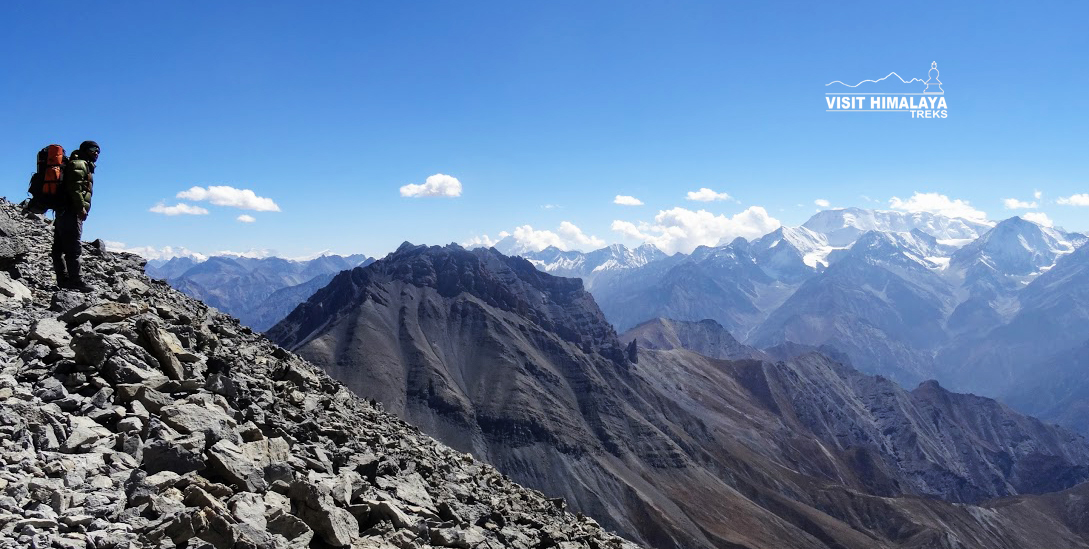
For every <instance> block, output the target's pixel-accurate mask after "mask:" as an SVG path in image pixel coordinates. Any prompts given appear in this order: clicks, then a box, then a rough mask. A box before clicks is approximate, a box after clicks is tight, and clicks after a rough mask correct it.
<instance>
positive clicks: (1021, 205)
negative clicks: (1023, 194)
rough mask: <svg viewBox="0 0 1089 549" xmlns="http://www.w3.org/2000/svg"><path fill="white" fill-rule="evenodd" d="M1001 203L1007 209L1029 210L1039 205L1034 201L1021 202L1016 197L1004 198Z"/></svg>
mask: <svg viewBox="0 0 1089 549" xmlns="http://www.w3.org/2000/svg"><path fill="white" fill-rule="evenodd" d="M1002 203H1003V204H1005V205H1006V209H1007V210H1031V209H1033V208H1039V207H1040V206H1039V205H1038V204H1037V203H1035V202H1022V201H1020V200H1018V199H1016V198H1005V199H1003V200H1002Z"/></svg>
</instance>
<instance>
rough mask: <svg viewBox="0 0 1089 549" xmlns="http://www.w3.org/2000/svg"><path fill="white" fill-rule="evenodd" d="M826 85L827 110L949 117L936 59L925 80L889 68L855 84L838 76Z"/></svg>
mask: <svg viewBox="0 0 1089 549" xmlns="http://www.w3.org/2000/svg"><path fill="white" fill-rule="evenodd" d="M893 76H895V77H896V79H895V80H893V79H892V77H893ZM824 86H825V87H826V88H828V90H829V91H828V92H827V93H825V94H824V101H825V103H826V104H827V107H828V109H827V112H901V113H911V117H912V118H932V119H935V118H948V117H949V110H948V109H949V107H948V105H947V103H946V100H945V90H944V89H942V81H941V80H940V79H939V78H938V62H937V61H934V62H933V63H931V64H930V72H928V73H927V79H926V80H921V79H919V78H912V79H911V80H904V79H903V77H901V76H900V75H899V74H896V73H895V72H890V73H889V74H887V75H885V77H884V78H878V79H877V80H863V81H861V82H859V83H858V84H855V85H853V86H852V85H851V84H847V83H844V82H841V81H839V80H835V81H832V82H829V83H827V84H825V85H824Z"/></svg>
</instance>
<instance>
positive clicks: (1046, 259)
mask: <svg viewBox="0 0 1089 549" xmlns="http://www.w3.org/2000/svg"><path fill="white" fill-rule="evenodd" d="M1078 236H1081V235H1075V238H1074V240H1073V241H1072V240H1071V239H1070V238H1069V237H1068V236H1067V235H1065V234H1064V233H1062V232H1060V231H1058V230H1056V229H1052V228H1050V227H1043V226H1041V225H1038V224H1036V223H1033V222H1032V221H1028V220H1025V219H1021V218H1020V217H1011V218H1009V219H1006V220H1004V221H1002V222H1001V223H998V224H997V225H995V227H994V228H993V229H991V230H990V231H988V232H987V233H986V234H984V235H983V236H981V237H980V238H978V239H976V240H975V241H973V242H972V243H970V244H968V245H967V246H964V247H963V248H961V249H959V250H957V251H956V252H955V253H953V254H952V256H951V259H952V261H951V263H950V267H952V268H954V269H960V270H964V271H970V270H972V269H979V270H981V271H984V272H994V273H998V274H1002V275H1019V276H1031V275H1033V274H1040V273H1041V272H1043V271H1045V270H1047V269H1050V268H1051V266H1053V265H1055V261H1056V260H1058V258H1059V256H1062V255H1065V254H1069V253H1072V252H1073V251H1074V249H1075V247H1076V246H1075V244H1074V242H1075V241H1077V240H1080V239H1078V238H1077V237H1078ZM972 274H975V275H976V276H980V275H981V274H982V273H972Z"/></svg>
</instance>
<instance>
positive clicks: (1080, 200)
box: [1056, 193, 1089, 206]
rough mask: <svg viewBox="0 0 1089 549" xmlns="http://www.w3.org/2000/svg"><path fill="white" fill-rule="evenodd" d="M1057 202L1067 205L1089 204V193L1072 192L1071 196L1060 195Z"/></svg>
mask: <svg viewBox="0 0 1089 549" xmlns="http://www.w3.org/2000/svg"><path fill="white" fill-rule="evenodd" d="M1056 202H1058V203H1059V204H1066V205H1067V206H1089V193H1081V194H1072V195H1070V197H1069V198H1061V197H1060V198H1059V199H1058V200H1056Z"/></svg>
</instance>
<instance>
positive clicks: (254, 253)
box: [212, 248, 276, 259]
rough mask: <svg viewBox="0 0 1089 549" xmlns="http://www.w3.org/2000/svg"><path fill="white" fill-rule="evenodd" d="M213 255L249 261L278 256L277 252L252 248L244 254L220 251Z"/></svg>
mask: <svg viewBox="0 0 1089 549" xmlns="http://www.w3.org/2000/svg"><path fill="white" fill-rule="evenodd" d="M212 255H229V256H233V257H245V258H249V259H264V258H266V257H274V256H276V250H269V249H260V250H259V249H256V248H252V249H249V250H246V251H244V252H232V251H231V250H220V251H218V252H216V253H214V254H212Z"/></svg>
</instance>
